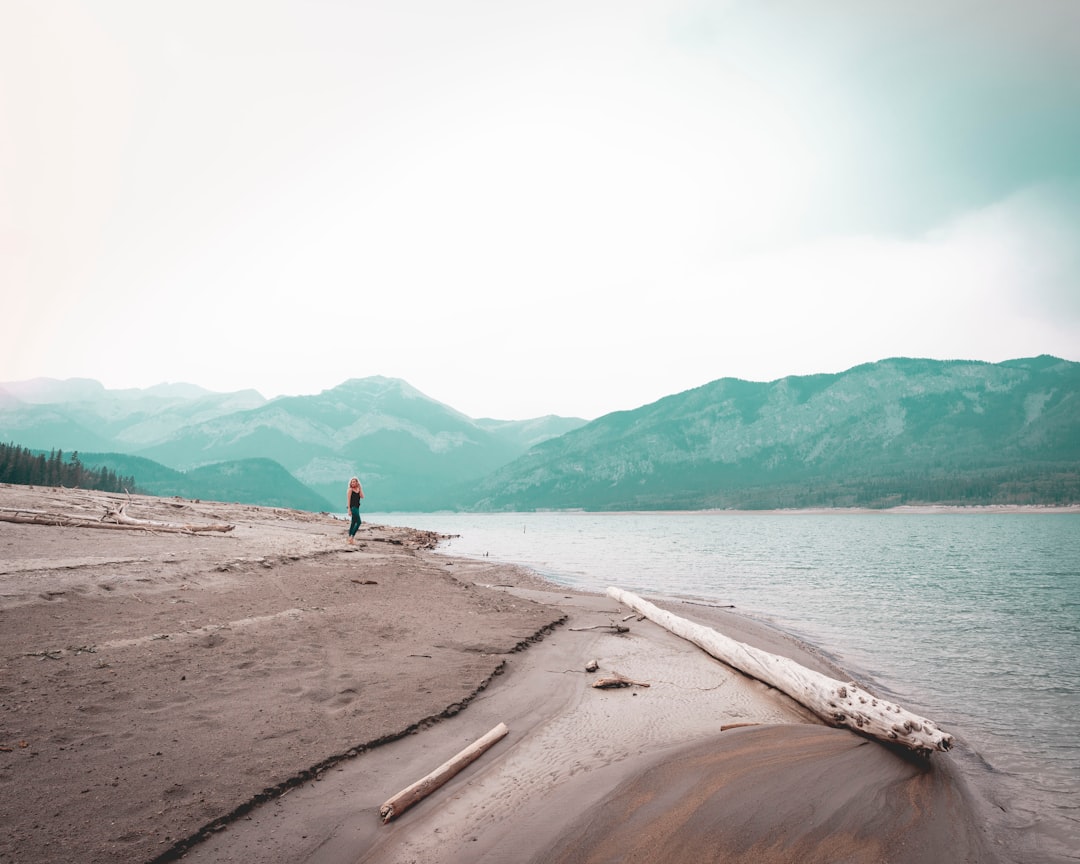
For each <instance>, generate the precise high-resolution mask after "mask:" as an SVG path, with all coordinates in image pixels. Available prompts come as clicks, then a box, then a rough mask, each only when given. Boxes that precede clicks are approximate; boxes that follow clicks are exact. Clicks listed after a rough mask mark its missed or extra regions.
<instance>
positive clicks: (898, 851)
mask: <svg viewBox="0 0 1080 864" xmlns="http://www.w3.org/2000/svg"><path fill="white" fill-rule="evenodd" d="M121 500H122V499H120V498H118V497H116V496H107V495H105V494H103V493H94V492H86V491H79V490H58V489H42V488H37V489H33V488H29V487H18V486H0V508H2V509H3V511H4V512H5V513H6V514H9V515H10V514H11V513H13V512H14V511H16V510H18V511H19V512H22V513H28V512H31V511H32V512H36V513H41V514H57V515H64V516H69V517H70V516H78V515H81V516H83V517H86V518H88V519H99V518H100V517H101V515H102V514H103V513H104V512H105V506H104V505H105V504H106V503H110V502H111V503H113V504H116V503H119V501H121ZM126 513H127V514H128V515H129V516H131V517H134V518H138V519H145V520H154V521H157V522H167V523H173V524H186V525H191V526H196V527H200V526H207V525H214V524H230V525H233V526H234V527H233V528H232V530H231V531H229V532H227V533H219V532H202V531H199V532H195V533H172V532H168V531H165V530H163V529H158V530H114V529H102V528H95V527H81V526H80V527H57V526H56V525H50V524H14V523H11V522H0V648H2V656H3V660H4V666H5V672H4V676H3V680H2V681H0V697H2V698H0V705H2V709H3V710H2V713H0V718H2V719H0V820H2V822H3V824H4V826H5V831H4V832H3V835H2V836H0V861H3V862H20V864H22V862H30V864H36V862H54V861H80V862H106V861H109V862H115V861H122V862H151V861H169V860H178V859H179V858H181V857H183V859H184V860H185V861H193V862H225V861H245V862H313V864H314V862H319V864H323V862H325V864H330V862H342V864H344V862H361V861H362V862H372V864H375V862H378V864H384V862H385V864H390V862H393V864H405V862H420V864H424V862H449V864H455V862H511V861H513V862H519V861H532V862H567V864H569V862H608V861H628V862H629V861H633V862H684V861H685V862H690V861H695V862H701V861H726V862H751V861H753V862H764V864H770V862H837V861H846V862H881V861H888V862H911V864H915V862H926V864H931V862H935V864H936V862H942V861H949V862H987V861H990V862H993V861H998V860H1006V858H1005V857H1004V856H1001V855H999V852H998V850H996V849H994V848H992V846H991V844H990V841H989V839H988V836H987V834H986V832H985V831H984V830H983V827H982V819H981V818H980V816H979V815H978V812H977V808H976V807H975V805H974V802H973V801H972V800H971V798H970V796H969V795H968V794H967V791H966V789H965V787H964V783H963V781H962V780H961V779H960V778H959V776H958V772H957V771H956V770H955V769H954V766H953V765H952V763H951V761H950V755H949V754H935V755H934V756H933V757H931V758H930V759H929V760H922V759H919V758H915V757H912V756H909V755H907V754H905V753H902V752H899V751H897V750H894V749H890V748H887V747H885V746H883V745H881V744H878V743H877V742H874V741H871V740H869V739H866V738H863V737H861V736H859V735H856V734H855V733H853V732H849V731H846V730H841V729H833V728H830V727H828V726H825V725H823V724H822V723H821V722H820V721H818V720H817V719H816V718H815V717H814V716H813V715H812V714H810V712H808V711H807V710H806V709H804V708H802V707H801V706H799V705H797V704H796V703H794V702H792V701H791V700H790V699H788V698H787V697H786V696H784V695H782V694H780V693H778V692H777V691H775V690H773V689H771V688H769V687H767V686H766V685H764V684H761V683H760V682H757V681H754V680H752V679H749V678H747V677H745V676H743V675H742V674H740V673H738V672H736V671H735V670H733V669H731V668H729V667H727V666H725V665H723V664H721V663H719V662H718V661H716V660H714V659H712V658H711V657H709V656H708V655H706V654H705V653H704V652H702V651H701V650H700V649H698V648H696V647H695V646H693V645H691V644H689V643H687V642H685V641H683V640H681V639H679V638H677V637H675V636H673V635H672V634H670V633H668V632H667V631H665V630H663V629H662V628H660V627H658V626H656V625H655V624H653V623H652V622H650V621H647V620H638V618H637V617H628V615H629V613H628V610H626V609H625V608H621V607H620V606H619V605H618V604H617V603H616V602H615V601H613V600H611V599H608V598H606V597H602V596H596V595H590V594H583V593H578V592H573V591H569V590H567V589H565V588H562V587H560V586H556V585H552V584H550V583H547V582H545V581H543V580H541V579H538V578H536V577H535V576H533V575H532V574H530V573H528V572H526V571H524V570H521V569H518V568H514V567H510V566H507V565H498V564H490V563H488V562H485V561H476V560H462V559H453V558H449V557H447V556H444V555H440V554H434V553H432V552H431V549H432V547H433V546H434V544H435V543H436V542H437V541H438V537H437V536H436V535H433V534H430V533H428V532H421V531H415V530H411V529H404V528H388V527H381V526H365V527H364V528H363V529H362V531H361V534H360V535H359V538H358V539H359V544H358V545H357V546H356V547H355V548H350V547H348V546H346V545H345V525H344V523H342V522H340V521H338V520H335V519H333V518H331V517H329V516H320V515H316V514H307V513H299V512H296V511H286V510H276V509H266V508H256V507H250V506H247V505H236V504H219V503H207V502H193V501H184V500H179V499H155V498H146V497H140V496H134V497H133V498H132V499H131V501H130V503H129V504H128V506H127V509H126ZM39 521H43V522H44V521H48V520H47V519H44V518H42V519H41V520H39ZM147 527H149V526H147ZM662 605H664V606H665V608H668V609H670V610H671V611H674V612H676V613H677V614H679V615H682V616H684V617H687V618H691V619H693V620H695V621H698V622H700V623H703V624H707V625H709V626H712V627H715V628H716V629H718V630H720V631H721V632H723V633H725V634H726V635H728V636H731V637H732V638H735V639H738V640H740V641H744V642H747V643H749V644H752V645H755V646H756V647H759V648H763V649H765V650H768V651H771V652H773V653H777V654H781V655H784V656H788V657H791V658H793V659H795V660H797V661H798V662H800V663H802V664H803V665H806V666H808V667H810V668H814V669H817V670H819V671H822V672H825V673H826V674H830V675H833V676H836V677H843V673H842V672H840V670H836V669H834V668H831V667H830V666H829V665H828V663H827V662H826V661H825V660H824V659H823V658H821V657H819V656H817V655H816V654H814V653H813V652H812V651H810V650H808V649H806V648H804V647H803V646H800V645H799V644H798V643H796V642H795V641H794V640H791V639H789V638H787V637H786V636H785V635H784V634H782V633H779V632H777V631H774V630H771V629H769V628H766V627H763V626H762V625H760V624H758V623H755V622H753V621H750V620H748V619H746V618H744V617H742V616H740V615H738V614H736V613H735V612H732V611H731V610H726V609H719V608H712V607H707V606H701V605H696V604H689V603H674V604H673V603H666V604H662ZM615 624H620V625H622V626H624V627H626V628H628V631H627V632H622V633H619V632H615V627H614V626H613V625H615ZM593 659H595V660H596V661H598V663H599V671H598V672H596V673H586V672H585V665H586V663H587V662H588V661H589V660H593ZM613 673H620V674H622V675H624V676H626V677H628V678H631V679H633V680H634V681H636V682H640V685H638V686H631V687H625V688H620V689H611V690H600V689H596V688H593V687H592V686H591V683H592V682H593V680H594V679H595V678H596V677H598V676H600V675H610V674H613ZM643 685H648V686H643ZM499 723H505V724H506V725H507V727H508V729H509V734H508V735H507V736H506V738H504V739H503V740H502V741H500V742H499V743H498V744H496V745H495V746H494V747H493V748H492V749H491V750H490V751H489V752H488V753H486V754H485V755H484V756H482V757H481V758H480V759H479V760H477V761H476V762H475V763H473V764H472V765H470V766H469V767H468V768H466V769H465V770H464V771H462V772H461V773H460V774H458V775H457V776H455V777H454V778H453V779H452V780H450V781H449V782H448V783H446V785H444V786H442V787H441V788H440V789H438V790H437V791H436V792H434V793H433V794H432V795H430V796H429V797H428V798H426V799H424V800H423V801H421V802H419V803H418V804H416V805H415V806H414V807H412V808H411V809H409V810H407V811H406V812H404V813H403V814H401V815H400V816H399V817H398V818H396V819H395V820H393V821H391V822H390V823H388V824H385V825H384V824H382V822H381V820H380V818H379V807H380V805H381V804H382V803H383V802H384V801H386V800H387V799H388V798H390V797H391V796H392V795H394V794H395V793H396V792H398V791H399V790H401V789H403V788H405V787H406V786H408V785H409V784H410V783H412V782H414V781H415V780H417V779H419V778H420V777H422V776H423V775H424V774H426V773H428V772H429V771H431V770H433V769H435V768H436V767H438V766H439V765H441V764H442V763H443V762H445V761H446V760H447V759H449V758H450V757H452V756H453V755H454V754H455V753H457V752H458V751H460V750H461V749H462V748H464V747H466V746H467V745H468V744H470V743H471V742H472V741H474V740H476V739H477V738H479V737H480V736H482V735H483V734H484V733H486V732H488V731H489V730H490V729H492V728H493V727H495V726H496V725H497V724H499ZM725 726H730V727H733V728H728V729H727V730H726V731H722V730H721V727H725Z"/></svg>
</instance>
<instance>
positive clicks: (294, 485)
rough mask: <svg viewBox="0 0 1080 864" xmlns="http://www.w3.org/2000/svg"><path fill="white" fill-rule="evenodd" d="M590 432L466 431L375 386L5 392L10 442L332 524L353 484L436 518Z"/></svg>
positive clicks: (4, 426) (149, 487) (415, 397)
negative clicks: (523, 461)
mask: <svg viewBox="0 0 1080 864" xmlns="http://www.w3.org/2000/svg"><path fill="white" fill-rule="evenodd" d="M584 423H585V421H584V420H581V419H575V418H564V417H554V416H552V417H541V418H536V419H532V420H523V421H507V420H492V419H478V420H474V419H471V418H469V417H466V416H465V415H464V414H462V413H460V412H458V411H455V410H454V409H452V408H450V407H449V406H447V405H444V404H442V403H440V402H437V401H435V400H434V399H431V398H429V397H427V396H425V395H424V394H423V393H421V392H420V391H418V390H416V389H414V388H413V387H411V386H410V385H409V384H407V383H406V382H404V381H401V380H399V379H393V378H384V377H381V376H377V377H371V378H364V379H353V380H349V381H346V382H344V383H343V384H341V385H339V386H337V387H334V388H333V389H330V390H324V391H323V392H321V393H318V394H316V395H311V396H287V397H281V398H278V399H273V400H267V399H265V398H263V397H262V396H261V395H260V394H259V393H257V392H255V391H254V390H245V391H240V392H236V393H224V394H222V393H212V392H210V391H208V390H204V389H202V388H199V387H195V386H193V385H189V384H172V385H160V386H157V387H151V388H148V389H144V390H107V389H105V388H104V387H103V386H102V385H101V384H100V383H99V382H97V381H92V380H89V379H70V380H67V381H56V380H53V379H41V378H39V379H33V380H31V381H22V382H14V383H8V384H0V438H3V439H4V440H5V441H10V442H12V443H16V444H19V445H21V446H24V447H31V448H38V449H44V450H52V449H62V450H65V451H69V452H70V451H75V450H77V451H79V454H80V458H81V459H82V461H83V462H84V463H86V464H87V465H91V464H100V465H104V466H106V467H109V468H110V469H112V470H114V471H117V472H118V473H122V474H124V475H133V476H134V477H135V479H136V482H137V483H138V485H139V488H140V489H142V490H143V491H146V492H149V493H151V494H159V495H165V494H168V495H183V496H185V497H225V498H226V500H238V501H243V502H247V503H264V504H270V503H274V504H278V505H283V506H294V507H297V508H300V509H308V510H328V511H333V512H337V511H340V510H343V509H344V507H345V505H344V500H345V492H344V490H345V484H346V482H347V481H348V479H349V477H350V476H352V475H354V474H355V475H357V476H360V477H361V478H362V479H363V482H364V486H365V491H366V493H367V495H368V499H369V500H368V502H367V504H368V505H369V506H371V507H373V508H375V507H377V508H378V509H379V510H383V511H387V510H425V509H438V508H439V507H442V506H445V501H446V499H447V495H448V490H449V489H451V488H460V487H463V486H466V485H468V484H469V483H471V482H474V481H476V480H478V479H479V478H481V477H483V476H485V475H486V474H488V473H490V472H491V471H493V470H495V469H496V468H498V467H500V466H501V465H504V464H506V463H507V462H510V461H512V460H513V459H514V458H516V457H517V456H519V455H521V454H522V453H524V452H525V451H527V450H528V449H529V448H530V447H531V446H533V445H535V444H537V443H539V442H541V441H544V440H546V439H547V438H551V437H554V436H557V435H561V434H563V433H565V432H567V431H569V430H571V429H574V428H577V427H578V426H581V425H583V424H584ZM88 453H90V454H93V460H91V458H90V456H88V455H87V454H88ZM251 460H260V461H259V462H258V463H257V464H251ZM275 466H276V467H275ZM211 478H213V479H212V481H211ZM230 478H231V479H230ZM208 484H209V486H210V487H211V488H213V489H214V490H216V491H215V492H214V493H213V494H211V493H210V492H208V491H207V487H208Z"/></svg>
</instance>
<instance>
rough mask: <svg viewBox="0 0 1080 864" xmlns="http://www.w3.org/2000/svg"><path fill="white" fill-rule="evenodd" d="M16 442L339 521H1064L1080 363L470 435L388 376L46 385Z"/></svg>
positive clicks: (1041, 363)
mask: <svg viewBox="0 0 1080 864" xmlns="http://www.w3.org/2000/svg"><path fill="white" fill-rule="evenodd" d="M0 438H2V439H4V440H5V441H11V442H13V443H16V444H20V445H22V446H24V447H34V448H41V449H45V450H50V449H54V448H60V449H64V450H65V451H72V450H78V451H79V452H80V458H81V459H82V460H83V462H84V463H85V464H87V465H93V464H95V462H94V460H103V461H101V462H98V463H97V464H102V465H105V466H107V467H109V468H111V469H112V470H114V471H117V472H118V473H122V474H124V475H133V476H134V477H135V479H136V483H137V484H138V485H139V487H140V489H142V490H143V491H147V492H150V493H152V494H169V495H172V494H176V495H183V496H185V497H204V498H217V499H219V500H221V499H224V500H237V501H244V502H248V503H261V504H275V505H280V506H293V507H298V508H301V509H309V510H320V509H326V510H330V511H335V512H336V511H341V510H343V509H344V488H345V482H346V481H347V479H348V477H350V476H352V475H353V474H356V475H358V476H360V477H361V479H362V480H363V482H364V487H365V492H366V493H367V496H368V500H367V502H366V505H367V506H368V507H369V508H370V509H374V510H379V511H389V510H434V509H477V510H533V509H577V508H580V509H613V510H620V509H622V510H625V509H712V508H744V509H758V508H778V507H819V506H832V507H836V506H841V507H843V506H868V507H882V506H890V505H895V504H904V503H952V504H976V503H978V504H990V503H1009V504H1029V503H1033V504H1062V503H1076V502H1078V501H1080V364H1078V363H1074V362H1070V361H1066V360H1061V359H1058V358H1055V357H1049V356H1041V357H1035V358H1028V359H1019V360H1010V361H1006V362H1003V363H983V362H977V361H960V360H956V361H942V360H927V359H908V358H891V359H886V360H882V361H878V362H875V363H868V364H865V365H862V366H857V367H854V368H852V369H849V370H847V371H845V372H840V373H836V374H821V375H807V376H789V377H786V378H782V379H779V380H777V381H772V382H765V383H761V382H750V381H743V380H740V379H734V378H721V379H718V380H716V381H712V382H710V383H708V384H705V385H703V386H701V387H698V388H695V389H693V390H688V391H686V392H683V393H678V394H674V395H671V396H668V397H665V398H663V399H660V400H659V401H657V402H654V403H652V404H650V405H645V406H642V407H640V408H636V409H634V410H630V411H620V412H615V413H612V414H608V415H605V416H603V417H600V418H599V419H597V420H594V421H592V422H591V423H587V422H586V421H584V420H581V419H577V418H565V417H555V416H549V417H543V418H537V419H533V420H525V421H500V420H492V419H472V418H469V417H467V416H465V415H464V414H461V413H460V412H457V411H455V410H454V409H452V408H450V407H449V406H446V405H444V404H442V403H440V402H437V401H435V400H433V399H431V398H429V397H427V396H425V395H424V394H422V393H420V392H419V391H417V390H415V389H414V388H412V387H411V386H410V385H408V384H407V383H406V382H404V381H401V380H398V379H391V378H383V377H373V378H364V379H354V380H350V381H346V382H345V383H343V384H341V385H339V386H338V387H335V388H333V389H330V390H325V391H323V392H322V393H319V394H317V395H312V396H290V397H281V398H278V399H273V400H266V399H264V398H263V397H262V396H260V395H259V394H258V393H256V392H255V391H251V390H248V391H240V392H237V393H227V394H220V393H211V392H209V391H206V390H203V389H201V388H198V387H194V386H192V385H161V386H159V387H153V388H149V389H146V390H106V389H105V388H104V387H102V385H101V384H99V383H98V382H95V381H90V380H86V379H72V380H69V381H55V380H51V379H35V380H33V381H24V382H15V383H9V384H0ZM90 454H93V458H91V455H90ZM339 499H340V500H339Z"/></svg>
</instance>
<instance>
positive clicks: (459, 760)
mask: <svg viewBox="0 0 1080 864" xmlns="http://www.w3.org/2000/svg"><path fill="white" fill-rule="evenodd" d="M508 731H509V730H508V729H507V728H506V724H505V723H500V724H499V725H498V726H496V727H495V728H494V729H492V730H491V731H490V732H488V733H487V735H485V736H483V737H482V738H478V739H477V740H475V741H473V743H472V744H470V745H469V746H468V747H466V748H465V749H464V750H462V751H461V752H460V753H458V754H457V755H456V756H454V757H453V758H452V759H449V760H447V761H446V762H444V763H443V764H442V765H440V766H439V767H438V768H436V769H435V770H434V771H432V772H431V773H430V774H427V775H426V776H424V777H421V778H420V779H419V780H417V781H416V782H415V783H413V784H412V785H411V786H407V787H406V788H404V789H402V790H401V791H400V792H398V793H397V795H395V796H394V797H392V798H390V799H388V800H387V801H386V803H384V804H383V805H382V807H380V808H379V816H381V817H382V821H383V824H384V825H385V824H386V823H387V822H389V821H390V820H391V819H393V818H394V817H395V816H400V815H401V814H402V813H404V812H405V811H406V810H407V809H408V808H410V807H412V805H413V804H415V803H416V802H417V801H421V800H423V799H424V798H426V797H427V796H428V795H430V794H431V793H432V792H434V791H435V790H436V789H438V788H439V787H440V786H442V785H443V784H444V783H445V782H446V781H447V780H449V779H450V778H451V777H453V776H454V775H455V774H457V773H458V772H459V771H461V769H463V768H465V767H466V766H468V765H471V764H472V763H473V762H475V761H476V760H477V759H479V758H480V757H481V756H482V755H484V753H486V752H487V751H488V750H490V749H491V747H492V746H494V745H495V744H497V743H498V742H499V741H501V740H502V739H503V738H505V737H506V734H507V732H508Z"/></svg>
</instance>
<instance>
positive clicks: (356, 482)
mask: <svg viewBox="0 0 1080 864" xmlns="http://www.w3.org/2000/svg"><path fill="white" fill-rule="evenodd" d="M353 483H355V484H356V485H357V486H359V485H360V478H359V477H353V478H352V479H351V480H349V485H350V486H352V484H353Z"/></svg>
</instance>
